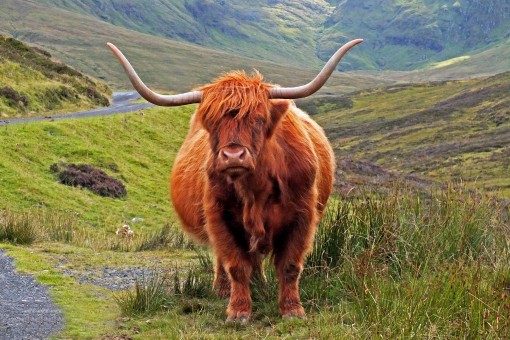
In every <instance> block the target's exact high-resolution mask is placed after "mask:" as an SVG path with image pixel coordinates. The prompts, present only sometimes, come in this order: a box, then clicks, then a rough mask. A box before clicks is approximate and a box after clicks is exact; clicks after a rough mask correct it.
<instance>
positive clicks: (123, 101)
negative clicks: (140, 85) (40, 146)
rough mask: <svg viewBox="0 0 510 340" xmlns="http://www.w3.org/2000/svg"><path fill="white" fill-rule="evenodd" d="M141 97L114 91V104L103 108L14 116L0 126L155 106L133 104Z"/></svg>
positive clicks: (0, 122)
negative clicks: (27, 116) (37, 115)
mask: <svg viewBox="0 0 510 340" xmlns="http://www.w3.org/2000/svg"><path fill="white" fill-rule="evenodd" d="M139 98H140V95H139V94H138V93H137V92H135V91H131V92H114V93H113V100H112V105H111V106H109V107H105V108H102V109H96V110H91V111H84V112H75V113H65V114H59V115H52V116H45V117H31V118H12V119H8V120H0V126H2V125H7V124H19V123H30V122H38V121H44V120H46V121H52V120H58V119H70V118H83V117H95V116H107V115H111V114H115V113H124V112H131V111H138V110H141V109H145V108H147V107H151V106H154V105H153V104H150V103H138V104H133V103H132V101H134V100H137V99H139Z"/></svg>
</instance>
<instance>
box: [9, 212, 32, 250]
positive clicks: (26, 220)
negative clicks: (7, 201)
mask: <svg viewBox="0 0 510 340" xmlns="http://www.w3.org/2000/svg"><path fill="white" fill-rule="evenodd" d="M36 239H37V231H36V229H35V226H34V224H33V223H32V219H31V216H30V215H29V214H26V213H25V214H14V213H12V212H10V211H0V241H2V242H5V241H6V242H10V243H15V244H32V243H33V242H34V241H35V240H36Z"/></svg>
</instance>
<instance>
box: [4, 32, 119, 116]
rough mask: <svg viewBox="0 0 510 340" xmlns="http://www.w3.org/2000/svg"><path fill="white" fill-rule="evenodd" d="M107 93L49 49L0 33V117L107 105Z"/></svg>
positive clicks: (95, 82)
mask: <svg viewBox="0 0 510 340" xmlns="http://www.w3.org/2000/svg"><path fill="white" fill-rule="evenodd" d="M110 95H111V91H110V89H109V88H108V87H107V86H106V85H104V84H102V83H100V82H98V81H96V80H93V79H91V78H90V77H87V76H85V75H83V74H82V73H80V72H79V71H77V70H75V69H73V68H71V67H69V66H67V65H65V64H62V63H60V62H57V61H54V60H52V59H51V55H50V54H49V53H48V52H46V51H44V50H41V49H37V48H35V49H34V48H31V47H29V46H28V45H26V44H24V43H22V42H20V41H18V40H16V39H13V38H8V37H5V36H2V35H0V119H2V118H10V117H28V116H34V115H41V114H43V113H45V112H52V113H55V112H68V111H77V110H84V109H89V108H93V107H97V106H106V105H108V104H109V100H108V97H109V96H110Z"/></svg>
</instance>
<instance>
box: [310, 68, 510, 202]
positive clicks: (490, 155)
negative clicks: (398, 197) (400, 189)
mask: <svg viewBox="0 0 510 340" xmlns="http://www.w3.org/2000/svg"><path fill="white" fill-rule="evenodd" d="M509 91H510V73H503V74H500V75H497V76H493V77H490V78H485V79H477V80H466V81H448V82H435V83H422V84H414V85H401V86H391V87H385V88H380V89H376V90H371V91H362V92H357V93H354V94H351V95H348V96H346V97H343V98H342V102H343V103H346V104H345V105H344V106H343V108H340V109H336V110H332V111H330V112H328V113H325V114H322V115H319V116H317V120H318V121H319V122H320V123H321V124H322V125H323V126H325V127H326V131H327V133H328V135H329V136H330V138H331V140H332V142H333V145H334V148H335V150H336V153H337V156H338V157H339V158H343V157H347V156H349V157H354V158H363V159H367V160H368V161H370V162H375V163H376V164H378V165H381V166H383V167H384V168H386V169H391V170H394V171H397V172H402V173H406V174H419V175H425V176H426V177H431V178H435V179H438V180H439V181H446V180H451V179H459V178H461V179H463V180H464V181H467V182H469V183H471V184H473V185H474V186H477V187H481V188H485V189H487V190H489V191H496V192H499V193H500V195H501V196H503V197H505V198H510V176H509V173H510V163H509V159H510V147H509V145H510V112H509V111H508V108H509V107H510V102H509V100H508V92H509Z"/></svg>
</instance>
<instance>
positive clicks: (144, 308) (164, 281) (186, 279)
mask: <svg viewBox="0 0 510 340" xmlns="http://www.w3.org/2000/svg"><path fill="white" fill-rule="evenodd" d="M212 278H213V274H212V272H211V271H210V270H208V269H206V268H203V267H198V268H195V267H193V266H191V265H190V266H189V267H188V268H186V269H180V270H174V271H173V272H172V273H171V274H160V273H158V272H157V271H154V272H153V273H152V274H150V275H148V276H144V277H142V278H141V279H140V280H137V282H136V283H135V288H134V289H133V290H131V291H127V292H120V293H118V294H117V295H116V296H115V298H116V301H117V304H118V305H119V307H120V309H121V312H122V314H123V315H126V316H135V315H151V314H154V313H156V312H158V311H163V310H166V309H168V308H169V307H170V306H175V305H180V306H183V309H186V310H187V309H189V308H191V309H195V307H193V306H194V305H193V306H192V305H190V304H189V300H190V299H200V298H212V297H213V296H214V293H213V291H212V288H211V283H212ZM190 306H191V307H190Z"/></svg>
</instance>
